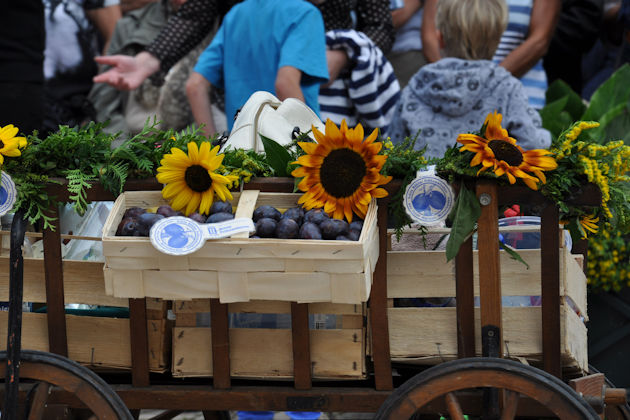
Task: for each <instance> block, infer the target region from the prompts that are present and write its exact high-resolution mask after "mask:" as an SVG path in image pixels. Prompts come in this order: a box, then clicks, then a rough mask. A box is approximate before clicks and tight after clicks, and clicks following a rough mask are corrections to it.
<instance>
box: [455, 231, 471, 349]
mask: <svg viewBox="0 0 630 420" xmlns="http://www.w3.org/2000/svg"><path fill="white" fill-rule="evenodd" d="M474 286H475V285H474V280H473V252H472V237H471V238H468V239H467V240H466V241H465V242H464V243H463V244H462V246H461V247H460V248H459V252H458V253H457V257H455V296H456V302H457V357H459V358H464V357H474V356H475V288H474Z"/></svg>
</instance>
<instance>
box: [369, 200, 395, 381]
mask: <svg viewBox="0 0 630 420" xmlns="http://www.w3.org/2000/svg"><path fill="white" fill-rule="evenodd" d="M388 204H389V198H381V199H379V200H378V232H379V241H378V246H379V256H378V261H377V262H376V267H375V269H374V279H373V281H372V290H371V293H370V325H371V327H372V335H371V337H372V358H373V359H374V382H375V387H376V389H377V390H379V391H387V390H390V389H393V387H394V385H393V380H392V362H391V358H390V352H389V324H388V322H389V321H388V319H387V206H388Z"/></svg>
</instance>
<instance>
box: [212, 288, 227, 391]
mask: <svg viewBox="0 0 630 420" xmlns="http://www.w3.org/2000/svg"><path fill="white" fill-rule="evenodd" d="M210 322H211V325H212V371H213V372H214V387H215V388H217V389H227V388H229V387H230V385H231V380H230V336H229V330H228V306H227V304H223V303H220V302H219V300H218V299H211V300H210Z"/></svg>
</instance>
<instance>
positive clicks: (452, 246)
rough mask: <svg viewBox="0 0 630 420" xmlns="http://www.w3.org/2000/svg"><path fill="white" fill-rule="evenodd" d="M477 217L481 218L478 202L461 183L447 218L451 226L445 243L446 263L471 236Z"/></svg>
mask: <svg viewBox="0 0 630 420" xmlns="http://www.w3.org/2000/svg"><path fill="white" fill-rule="evenodd" d="M479 216H481V205H480V204H479V200H477V196H476V195H475V193H473V192H472V191H470V190H468V189H467V188H466V186H465V185H464V183H463V182H462V184H461V187H460V189H459V194H458V195H457V200H455V206H454V207H453V211H452V212H451V214H450V216H449V217H450V218H451V219H452V220H453V225H452V226H451V234H450V235H449V237H448V242H447V243H446V261H450V260H452V259H453V258H454V257H455V256H456V255H457V253H458V252H459V248H460V247H461V246H462V244H463V243H464V241H466V239H468V237H469V236H470V235H472V233H473V232H474V230H475V225H476V224H477V220H479Z"/></svg>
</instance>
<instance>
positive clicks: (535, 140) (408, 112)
mask: <svg viewBox="0 0 630 420" xmlns="http://www.w3.org/2000/svg"><path fill="white" fill-rule="evenodd" d="M494 111H497V112H499V113H501V114H503V122H502V124H501V125H502V127H503V128H505V129H507V130H508V133H509V135H510V136H511V137H514V138H515V139H516V140H517V142H518V145H519V146H521V147H522V148H523V149H526V150H529V149H541V148H542V149H544V148H548V147H549V146H550V145H551V135H550V133H549V132H548V131H547V130H545V129H544V128H542V126H541V118H540V115H539V114H538V112H537V111H536V110H535V109H533V108H530V107H529V105H528V103H527V96H526V95H525V92H524V90H523V85H522V84H521V82H520V81H519V80H518V79H516V78H515V77H513V76H512V75H511V74H510V73H509V72H508V71H507V70H505V69H504V68H503V67H500V66H498V65H496V64H494V63H493V62H491V61H486V60H474V61H473V60H462V59H459V58H444V59H442V60H440V61H437V62H435V63H432V64H427V65H426V66H424V67H422V68H421V69H420V70H418V72H417V73H416V74H415V75H414V76H413V77H412V78H411V80H410V81H409V84H408V85H407V86H406V87H405V89H403V92H402V96H401V98H400V100H399V101H398V105H397V108H396V112H395V114H394V119H393V121H392V123H391V125H390V126H389V130H388V132H387V135H388V136H389V137H391V140H392V142H393V143H394V144H397V143H400V142H402V141H403V139H404V138H405V137H406V136H409V137H414V136H415V135H416V134H417V133H418V130H420V134H419V135H418V138H417V141H416V145H415V148H416V149H417V150H419V149H421V148H423V147H425V146H427V150H426V153H425V156H427V157H436V158H440V157H442V156H444V153H445V152H446V149H447V148H448V147H449V146H453V145H455V144H456V139H457V135H458V134H460V133H471V132H477V131H479V129H480V128H481V126H482V124H483V122H484V121H485V119H486V116H487V115H488V114H489V113H491V112H494Z"/></svg>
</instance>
